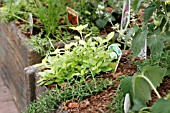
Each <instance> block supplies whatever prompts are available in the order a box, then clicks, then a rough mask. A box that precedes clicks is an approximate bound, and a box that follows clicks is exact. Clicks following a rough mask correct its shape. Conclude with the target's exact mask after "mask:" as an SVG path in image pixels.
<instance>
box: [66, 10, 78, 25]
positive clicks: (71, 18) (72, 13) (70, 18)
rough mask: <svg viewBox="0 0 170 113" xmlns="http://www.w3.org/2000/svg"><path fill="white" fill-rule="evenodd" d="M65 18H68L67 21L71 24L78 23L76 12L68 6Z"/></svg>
mask: <svg viewBox="0 0 170 113" xmlns="http://www.w3.org/2000/svg"><path fill="white" fill-rule="evenodd" d="M67 18H68V21H69V22H70V23H71V24H73V25H78V24H79V21H78V13H77V12H76V11H75V10H74V9H72V8H70V7H67Z"/></svg>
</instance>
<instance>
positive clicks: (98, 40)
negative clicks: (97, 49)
mask: <svg viewBox="0 0 170 113" xmlns="http://www.w3.org/2000/svg"><path fill="white" fill-rule="evenodd" d="M93 38H94V39H95V40H96V41H97V42H99V43H100V42H102V38H101V37H93Z"/></svg>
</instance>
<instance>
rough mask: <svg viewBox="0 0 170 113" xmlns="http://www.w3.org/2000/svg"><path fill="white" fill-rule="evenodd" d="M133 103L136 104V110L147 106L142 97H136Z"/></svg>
mask: <svg viewBox="0 0 170 113" xmlns="http://www.w3.org/2000/svg"><path fill="white" fill-rule="evenodd" d="M133 104H134V106H133V108H132V109H133V110H134V111H139V110H141V109H142V108H144V107H146V104H145V102H144V101H142V100H141V99H140V98H135V99H134V100H133Z"/></svg>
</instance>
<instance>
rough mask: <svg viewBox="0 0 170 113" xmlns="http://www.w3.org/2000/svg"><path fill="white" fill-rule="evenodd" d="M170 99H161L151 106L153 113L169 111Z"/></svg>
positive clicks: (167, 112)
mask: <svg viewBox="0 0 170 113" xmlns="http://www.w3.org/2000/svg"><path fill="white" fill-rule="evenodd" d="M169 106H170V100H166V99H163V98H161V99H159V100H157V101H156V102H155V103H154V104H153V106H152V107H151V113H169V111H170V107H169Z"/></svg>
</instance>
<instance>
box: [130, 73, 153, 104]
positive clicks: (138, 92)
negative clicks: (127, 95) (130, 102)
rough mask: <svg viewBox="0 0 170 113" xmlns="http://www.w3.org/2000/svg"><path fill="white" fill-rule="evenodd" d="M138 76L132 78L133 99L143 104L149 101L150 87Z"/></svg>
mask: <svg viewBox="0 0 170 113" xmlns="http://www.w3.org/2000/svg"><path fill="white" fill-rule="evenodd" d="M141 76H142V75H138V74H137V73H136V74H135V75H134V76H133V79H132V87H133V94H134V98H140V99H141V100H143V101H144V102H147V101H148V100H150V99H151V87H150V85H149V83H148V82H147V81H146V80H145V79H144V78H142V77H141Z"/></svg>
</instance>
